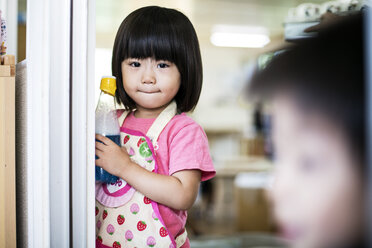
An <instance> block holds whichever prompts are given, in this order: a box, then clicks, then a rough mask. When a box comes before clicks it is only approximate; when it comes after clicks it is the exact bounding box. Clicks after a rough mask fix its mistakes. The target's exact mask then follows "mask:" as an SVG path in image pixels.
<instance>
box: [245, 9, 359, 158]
mask: <svg viewBox="0 0 372 248" xmlns="http://www.w3.org/2000/svg"><path fill="white" fill-rule="evenodd" d="M363 30H364V28H363V13H359V14H354V15H352V16H348V17H339V20H338V21H337V22H336V21H335V23H333V24H332V25H331V24H330V25H329V26H327V27H326V28H323V29H321V30H320V31H319V33H318V34H317V36H316V37H313V38H309V39H306V40H303V41H301V42H299V43H298V44H296V45H294V46H293V47H289V48H288V49H287V50H286V51H285V52H283V53H281V54H279V55H277V56H276V57H274V58H273V59H272V61H271V62H269V64H268V65H267V66H266V68H264V69H263V70H261V71H258V72H257V73H256V74H255V75H254V76H253V78H252V81H251V82H250V83H251V84H250V86H249V89H248V96H249V97H251V98H257V96H258V97H259V98H261V99H262V98H263V99H266V100H270V98H272V97H275V96H276V95H280V94H284V96H290V97H291V99H293V100H294V101H295V103H296V104H297V105H298V106H299V107H300V108H301V109H302V110H303V111H304V112H305V113H307V112H311V111H313V112H316V113H318V114H322V115H323V116H325V117H326V118H328V120H330V121H331V122H332V123H334V124H336V125H337V126H338V127H340V128H342V129H343V131H344V132H345V134H346V136H347V138H348V140H349V141H350V145H351V146H352V150H353V151H355V152H357V155H360V158H361V159H362V161H361V162H362V163H363V164H364V161H365V160H364V159H365V155H366V151H365V114H366V107H365V102H366V101H365V98H366V97H365V74H364V71H365V68H364V52H363V47H364V39H363V38H364V37H363Z"/></svg>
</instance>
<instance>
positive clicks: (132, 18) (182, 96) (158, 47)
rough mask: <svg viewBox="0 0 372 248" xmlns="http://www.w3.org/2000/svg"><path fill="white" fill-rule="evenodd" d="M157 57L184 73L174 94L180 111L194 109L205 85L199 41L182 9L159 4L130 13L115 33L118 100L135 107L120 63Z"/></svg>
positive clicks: (115, 71) (114, 52)
mask: <svg viewBox="0 0 372 248" xmlns="http://www.w3.org/2000/svg"><path fill="white" fill-rule="evenodd" d="M149 57H150V58H154V59H156V60H167V61H170V62H172V63H174V64H175V65H176V66H177V68H178V70H179V72H180V74H181V85H180V89H179V90H178V93H177V94H176V96H175V100H176V103H177V108H178V112H179V113H181V112H189V111H192V110H193V109H194V108H195V106H196V104H197V103H198V100H199V96H200V93H201V88H202V81H203V69H202V61H201V55H200V48H199V42H198V38H197V35H196V32H195V30H194V27H193V25H192V24H191V22H190V20H189V19H188V18H187V17H186V16H185V15H184V14H182V13H181V12H179V11H177V10H174V9H168V8H163V7H158V6H149V7H143V8H140V9H137V10H135V11H134V12H132V13H131V14H129V15H128V16H127V17H126V18H125V19H124V21H123V22H122V23H121V25H120V27H119V30H118V32H117V34H116V38H115V43H114V49H113V56H112V74H113V75H114V76H115V77H116V79H117V80H116V85H117V91H116V101H117V102H118V103H122V104H123V105H124V107H125V108H126V109H127V110H133V109H135V108H136V104H135V102H134V101H133V100H132V99H131V98H130V97H129V96H128V95H127V93H126V92H125V90H124V86H123V79H122V70H121V63H122V62H123V60H125V59H127V58H138V59H144V58H149Z"/></svg>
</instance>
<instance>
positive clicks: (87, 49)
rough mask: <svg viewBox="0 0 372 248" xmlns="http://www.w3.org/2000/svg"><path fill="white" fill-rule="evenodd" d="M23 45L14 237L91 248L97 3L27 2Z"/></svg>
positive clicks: (31, 243)
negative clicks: (21, 212)
mask: <svg viewBox="0 0 372 248" xmlns="http://www.w3.org/2000/svg"><path fill="white" fill-rule="evenodd" d="M71 7H72V8H71ZM71 14H72V16H71ZM71 17H72V18H71ZM71 20H73V22H71ZM71 35H72V36H71ZM26 37H27V40H26V50H27V54H26V60H27V83H26V104H25V105H26V106H24V107H25V108H26V116H25V117H24V118H25V122H26V126H27V128H26V129H27V130H26V136H27V137H26V140H27V143H26V154H25V157H26V158H25V159H26V163H27V165H26V168H27V172H26V180H27V189H26V192H27V199H26V202H27V209H26V210H25V211H26V212H27V214H26V216H27V217H26V218H27V220H25V222H26V223H27V234H20V235H24V236H23V239H25V240H26V243H27V244H26V246H27V247H32V248H33V247H35V248H39V247H69V246H71V245H72V246H73V247H94V246H95V244H94V242H95V240H94V237H95V223H94V198H95V197H94V190H95V188H94V180H95V179H94V129H95V128H94V49H95V0H59V1H49V0H32V1H28V2H27V36H26ZM71 37H72V39H70V38H71ZM71 48H72V49H71ZM71 55H72V56H71ZM70 208H71V209H72V211H71V212H70Z"/></svg>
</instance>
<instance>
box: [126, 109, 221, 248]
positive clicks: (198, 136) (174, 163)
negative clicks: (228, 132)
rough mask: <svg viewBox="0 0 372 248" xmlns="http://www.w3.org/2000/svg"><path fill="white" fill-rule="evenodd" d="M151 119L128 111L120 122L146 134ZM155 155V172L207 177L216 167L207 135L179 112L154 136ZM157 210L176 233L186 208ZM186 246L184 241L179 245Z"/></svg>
mask: <svg viewBox="0 0 372 248" xmlns="http://www.w3.org/2000/svg"><path fill="white" fill-rule="evenodd" d="M154 121H155V119H145V118H136V117H135V116H134V114H133V113H131V114H129V115H128V116H127V118H126V119H125V121H124V124H123V126H124V127H125V128H128V129H132V130H137V131H140V132H142V133H143V134H146V133H147V131H148V129H149V128H150V127H151V125H152V123H153V122H154ZM158 146H159V148H158V150H157V151H156V159H157V164H158V173H159V174H163V175H172V174H173V173H175V172H178V171H182V170H192V169H196V170H200V171H201V173H202V176H201V180H202V181H205V180H208V179H211V178H212V177H213V176H214V175H215V174H216V171H215V169H214V167H213V163H212V159H211V156H210V154H209V147H208V139H207V136H206V134H205V132H204V130H203V129H202V127H201V126H200V125H199V124H197V123H196V122H195V121H194V120H192V119H191V118H190V117H188V116H187V115H186V114H184V113H182V114H179V115H176V116H174V117H173V119H172V120H171V121H170V122H169V123H168V124H167V126H166V127H165V128H164V130H163V131H162V132H161V134H160V136H159V139H158ZM159 212H160V214H161V216H162V217H163V220H164V222H165V225H166V226H167V228H168V230H169V232H170V233H171V235H172V236H173V237H177V236H178V235H179V234H180V233H181V232H182V231H183V230H184V227H185V224H186V219H187V212H186V211H181V210H175V209H172V208H169V207H167V206H164V205H162V204H159ZM187 247H190V243H189V241H188V240H187V242H186V243H185V244H184V245H183V246H182V248H187Z"/></svg>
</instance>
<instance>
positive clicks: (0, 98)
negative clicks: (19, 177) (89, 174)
mask: <svg viewBox="0 0 372 248" xmlns="http://www.w3.org/2000/svg"><path fill="white" fill-rule="evenodd" d="M15 170H16V168H15V65H14V62H13V61H12V62H11V64H9V65H0V247H17V246H16V188H15V183H16V181H15Z"/></svg>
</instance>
